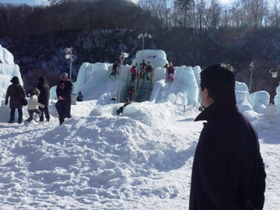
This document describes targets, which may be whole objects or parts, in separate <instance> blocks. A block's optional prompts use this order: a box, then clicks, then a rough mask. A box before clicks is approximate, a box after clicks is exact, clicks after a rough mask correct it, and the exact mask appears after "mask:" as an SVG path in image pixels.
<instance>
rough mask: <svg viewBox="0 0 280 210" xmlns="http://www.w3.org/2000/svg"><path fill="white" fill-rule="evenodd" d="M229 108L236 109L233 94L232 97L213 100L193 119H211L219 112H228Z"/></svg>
mask: <svg viewBox="0 0 280 210" xmlns="http://www.w3.org/2000/svg"><path fill="white" fill-rule="evenodd" d="M230 110H237V107H236V99H235V95H234V96H232V97H226V98H222V99H220V100H218V101H215V102H214V103H213V104H211V105H210V106H208V107H207V108H205V109H204V110H203V111H202V112H201V113H200V114H199V115H198V116H197V117H196V118H195V120H194V121H200V120H207V121H209V120H211V119H213V118H214V117H215V116H216V115H217V114H219V113H221V112H224V111H226V112H230Z"/></svg>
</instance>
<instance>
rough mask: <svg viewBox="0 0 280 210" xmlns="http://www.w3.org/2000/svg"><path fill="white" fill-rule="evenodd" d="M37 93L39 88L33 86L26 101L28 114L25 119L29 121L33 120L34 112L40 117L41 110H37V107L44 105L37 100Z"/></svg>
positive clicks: (38, 93)
mask: <svg viewBox="0 0 280 210" xmlns="http://www.w3.org/2000/svg"><path fill="white" fill-rule="evenodd" d="M39 95H40V90H39V89H38V88H35V89H34V90H33V94H32V96H31V97H30V100H29V101H28V105H27V111H28V114H29V118H28V119H27V120H26V121H29V122H31V121H32V120H33V114H34V113H36V114H38V115H39V117H41V115H42V112H41V111H40V110H39V108H38V107H42V108H44V107H45V105H44V104H41V103H39V102H38V96H39Z"/></svg>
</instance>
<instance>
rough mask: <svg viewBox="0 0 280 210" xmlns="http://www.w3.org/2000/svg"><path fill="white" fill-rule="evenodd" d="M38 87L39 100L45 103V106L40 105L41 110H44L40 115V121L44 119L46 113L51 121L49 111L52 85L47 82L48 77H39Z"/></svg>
mask: <svg viewBox="0 0 280 210" xmlns="http://www.w3.org/2000/svg"><path fill="white" fill-rule="evenodd" d="M37 88H38V89H39V91H40V94H39V96H38V102H39V103H41V104H43V105H44V108H42V107H39V110H40V111H41V112H42V115H41V116H40V122H43V121H44V115H45V117H46V119H47V121H50V113H49V99H50V87H49V85H48V84H47V83H46V78H45V77H44V76H41V77H39V78H38V85H37Z"/></svg>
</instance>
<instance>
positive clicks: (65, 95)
mask: <svg viewBox="0 0 280 210" xmlns="http://www.w3.org/2000/svg"><path fill="white" fill-rule="evenodd" d="M72 90H73V84H72V82H71V81H70V80H69V79H68V74H67V73H63V74H62V76H61V80H60V81H59V83H58V85H57V87H56V96H57V100H58V101H57V103H56V108H57V111H58V115H59V123H60V125H61V124H62V123H63V122H64V118H71V117H72V116H71V93H72Z"/></svg>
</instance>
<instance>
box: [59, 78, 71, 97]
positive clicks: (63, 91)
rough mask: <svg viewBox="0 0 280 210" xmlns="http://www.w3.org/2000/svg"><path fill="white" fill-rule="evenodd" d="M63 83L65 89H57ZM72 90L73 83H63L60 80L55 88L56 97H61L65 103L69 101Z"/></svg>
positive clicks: (68, 81)
mask: <svg viewBox="0 0 280 210" xmlns="http://www.w3.org/2000/svg"><path fill="white" fill-rule="evenodd" d="M62 83H64V84H65V87H64V88H63V89H61V88H59V86H60V85H61V84H62ZM72 90H73V83H72V82H71V81H70V80H67V81H63V80H60V81H59V83H58V85H57V87H56V96H57V98H58V97H59V96H61V97H63V98H64V100H65V101H71V93H72Z"/></svg>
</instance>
